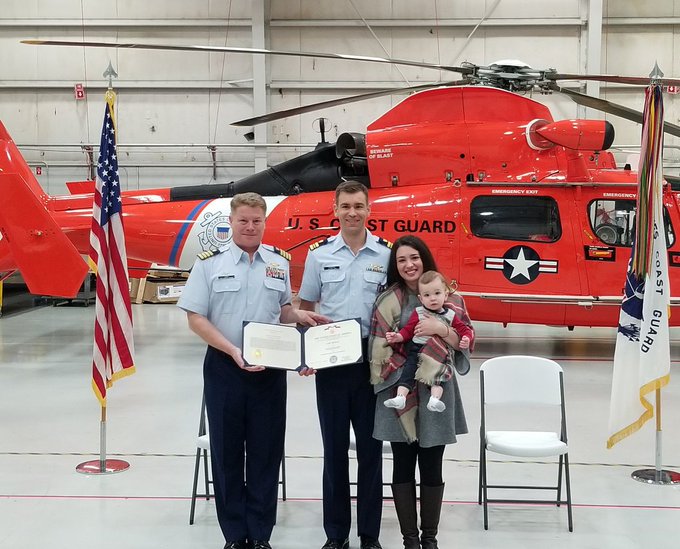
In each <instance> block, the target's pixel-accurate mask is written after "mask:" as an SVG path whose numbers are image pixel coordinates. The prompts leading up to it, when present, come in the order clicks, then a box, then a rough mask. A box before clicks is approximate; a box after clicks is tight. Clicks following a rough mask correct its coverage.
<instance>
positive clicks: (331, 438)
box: [316, 350, 382, 539]
mask: <svg viewBox="0 0 680 549" xmlns="http://www.w3.org/2000/svg"><path fill="white" fill-rule="evenodd" d="M364 356H366V354H365V350H364ZM316 401H317V408H318V410H319V423H320V426H321V437H322V438H323V448H324V452H323V455H324V460H323V526H324V530H325V531H326V536H328V538H330V539H345V538H347V537H349V531H350V526H351V521H352V518H351V507H350V490H349V456H348V451H349V427H350V422H351V424H352V426H353V428H354V435H355V438H356V445H357V463H358V472H357V532H358V534H359V535H360V536H369V537H372V538H376V539H377V538H378V535H379V533H380V518H381V515H382V442H380V441H378V440H376V439H374V438H373V422H374V419H375V394H374V393H373V386H372V385H371V384H370V382H369V364H368V362H364V363H360V364H349V365H347V366H338V367H336V368H328V369H327V370H320V371H318V372H317V373H316Z"/></svg>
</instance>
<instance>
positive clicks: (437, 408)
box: [385, 396, 446, 412]
mask: <svg viewBox="0 0 680 549" xmlns="http://www.w3.org/2000/svg"><path fill="white" fill-rule="evenodd" d="M385 405H387V402H385ZM427 409H428V410H430V412H443V411H444V410H446V404H444V403H443V402H442V401H441V400H439V399H438V398H437V397H433V396H431V397H430V400H429V402H428V403H427Z"/></svg>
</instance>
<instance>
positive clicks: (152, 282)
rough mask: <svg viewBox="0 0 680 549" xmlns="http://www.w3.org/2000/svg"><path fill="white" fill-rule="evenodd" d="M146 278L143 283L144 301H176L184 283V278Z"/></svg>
mask: <svg viewBox="0 0 680 549" xmlns="http://www.w3.org/2000/svg"><path fill="white" fill-rule="evenodd" d="M180 280H181V281H180ZM180 280H178V279H173V278H147V279H146V284H144V293H143V297H142V301H144V303H177V301H178V300H179V296H180V295H182V290H183V289H184V285H185V284H186V280H185V279H183V278H182V279H180Z"/></svg>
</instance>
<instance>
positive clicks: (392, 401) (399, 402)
mask: <svg viewBox="0 0 680 549" xmlns="http://www.w3.org/2000/svg"><path fill="white" fill-rule="evenodd" d="M384 404H385V406H387V407H388V408H396V409H397V410H403V409H404V406H406V397H405V396H404V395H397V396H395V397H394V398H388V399H387V400H386V401H385V402H384ZM428 406H429V405H428Z"/></svg>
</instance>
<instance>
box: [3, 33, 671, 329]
mask: <svg viewBox="0 0 680 549" xmlns="http://www.w3.org/2000/svg"><path fill="white" fill-rule="evenodd" d="M77 44H79V45H82V43H77ZM109 46H110V45H109ZM119 46H124V45H119ZM227 49H233V48H227ZM239 50H243V48H239ZM247 51H251V50H247ZM274 53H276V52H274ZM322 55H323V54H322ZM350 57H351V56H350ZM437 67H439V66H437ZM455 69H456V70H459V71H462V72H463V75H464V79H463V80H462V81H458V82H456V83H455V84H456V85H453V86H447V87H436V88H434V89H426V90H425V91H421V92H419V93H415V94H413V95H411V96H409V97H407V98H406V99H405V100H403V101H402V102H401V103H399V104H398V105H397V106H395V107H394V108H392V109H391V110H390V111H388V112H387V113H385V114H384V115H382V116H381V117H380V118H378V119H377V120H375V121H374V122H372V123H371V124H370V125H369V126H368V128H367V131H366V133H365V134H358V133H353V134H350V133H346V134H342V135H341V136H340V137H339V138H338V140H337V142H336V143H334V144H333V143H328V142H326V141H325V140H324V139H323V138H322V142H321V143H319V145H318V146H317V147H316V149H315V150H314V151H312V152H310V153H307V154H305V155H303V156H300V157H298V158H295V159H292V160H289V161H287V162H284V163H282V164H279V165H277V166H274V167H272V168H270V169H268V170H266V171H264V172H260V173H257V174H254V175H252V176H249V177H246V178H244V179H242V180H239V181H236V182H232V183H228V184H216V185H202V186H194V187H176V188H171V189H157V190H146V191H131V192H125V193H124V205H123V211H124V216H125V232H126V239H127V251H128V257H129V258H130V260H131V262H137V263H135V264H136V265H137V266H139V265H142V266H144V267H146V268H148V266H149V264H151V263H158V264H162V265H168V266H173V267H178V268H180V269H189V268H190V267H191V265H192V264H193V261H194V259H195V257H196V254H197V253H198V252H200V251H203V250H207V249H210V248H214V247H219V246H222V245H224V244H227V243H228V242H229V241H230V238H231V235H230V227H229V222H228V215H229V200H230V199H229V198H228V197H231V196H233V195H234V194H235V193H238V192H242V191H246V190H249V191H256V192H259V193H261V194H262V195H264V196H265V197H266V201H267V204H268V215H267V231H266V234H265V241H266V242H268V243H271V244H274V245H276V246H278V247H280V248H282V249H284V250H287V251H288V252H290V253H291V255H292V262H291V266H292V278H293V286H294V287H295V286H297V285H298V284H299V281H300V278H301V274H302V267H303V264H304V260H305V257H306V253H307V250H308V246H309V244H311V243H313V242H315V241H317V240H319V239H321V238H324V237H326V236H329V235H331V234H334V233H335V232H336V231H337V220H336V219H335V218H334V217H333V213H332V202H333V189H334V188H335V187H336V186H337V184H338V183H339V182H340V181H342V180H343V179H356V180H360V181H363V182H365V183H366V184H367V185H368V186H369V187H370V199H371V216H370V218H369V229H370V230H371V231H373V232H375V233H377V234H379V235H381V236H384V237H385V238H387V239H389V240H394V239H396V238H398V237H399V236H401V235H403V234H410V233H413V234H417V235H419V236H421V237H422V238H423V239H424V240H425V241H426V242H427V243H428V244H429V246H430V247H431V249H432V250H433V252H434V254H435V257H436V259H437V262H438V265H439V267H440V269H442V271H444V272H445V274H446V275H448V276H449V277H451V279H452V280H455V282H456V284H457V288H458V291H459V292H460V293H461V294H462V295H464V296H465V298H466V302H467V305H468V308H469V310H470V314H471V316H472V318H474V319H475V320H484V321H495V322H502V323H503V324H507V323H510V322H513V323H515V322H520V323H530V324H547V325H556V326H568V327H573V326H616V325H617V323H618V314H619V307H620V302H621V295H622V286H623V283H624V277H625V270H626V265H627V262H628V259H629V257H630V246H631V242H632V237H633V231H634V223H635V206H636V202H635V201H636V183H637V173H636V172H634V171H632V170H631V169H630V167H628V166H626V167H623V168H619V167H617V166H616V163H615V160H614V156H613V155H612V154H611V153H610V152H608V150H607V149H609V147H610V146H611V145H612V143H613V140H614V128H613V126H612V125H611V124H610V123H609V122H607V121H603V120H573V119H572V120H560V121H555V120H553V118H552V115H551V113H550V111H549V110H548V108H547V107H545V106H544V105H542V104H541V103H539V102H537V101H534V100H533V99H530V98H529V97H527V96H525V95H520V94H518V93H516V92H518V91H526V90H530V89H536V88H538V89H539V90H543V91H556V92H563V93H567V94H568V95H569V96H570V97H571V98H572V99H574V100H575V101H576V102H577V103H580V104H584V105H587V106H589V107H593V108H598V109H600V110H604V111H605V112H609V113H612V114H615V115H617V116H623V117H625V118H628V119H631V120H635V121H638V122H639V121H641V118H642V115H641V113H639V112H637V111H633V110H631V109H628V108H626V107H622V106H620V105H616V104H613V103H610V102H607V101H604V100H601V99H596V98H591V97H589V96H586V95H583V94H580V93H578V92H573V91H569V90H565V89H563V88H560V87H559V86H558V85H557V84H556V83H555V81H556V80H559V79H562V78H581V77H580V76H578V75H560V74H558V73H556V71H554V70H552V69H550V70H547V71H536V70H534V69H531V68H530V67H528V66H526V65H523V64H518V63H515V62H507V63H497V64H494V65H490V66H489V67H480V66H476V65H464V66H463V67H457V68H455ZM452 70H453V69H452ZM586 78H592V79H599V80H606V81H611V80H612V79H616V78H625V79H626V81H628V82H630V83H637V84H644V83H648V82H649V79H642V78H632V77H613V76H606V75H600V76H597V77H586ZM613 81H619V80H613ZM633 81H634V82H633ZM663 83H664V84H676V83H680V82H679V81H676V80H672V79H665V80H663ZM449 84H450V83H449ZM421 87H422V88H427V87H430V88H431V87H432V86H431V85H430V86H418V88H421ZM376 93H383V94H387V93H394V90H390V91H385V92H376ZM376 93H371V94H362V96H358V97H360V98H365V97H366V96H368V95H370V96H375V95H376ZM350 100H353V99H352V98H350V99H349V100H348V99H342V100H338V101H336V102H326V103H324V105H327V104H328V103H333V104H338V103H339V102H341V103H342V102H348V101H350ZM315 108H318V105H313V106H309V107H302V108H299V109H293V111H295V112H301V111H302V110H313V109H315ZM295 112H292V113H291V111H285V112H283V113H275V114H272V115H265V116H264V117H257V118H254V119H249V120H244V121H241V122H240V123H239V124H242V125H252V124H256V123H261V122H264V121H269V120H273V119H276V118H282V117H284V116H290V115H291V114H295ZM665 131H666V132H669V133H671V134H673V135H679V136H680V127H678V126H675V125H673V124H668V123H666V125H665ZM93 186H94V183H93V182H81V183H75V184H71V185H70V189H71V190H72V192H74V191H75V193H76V194H72V195H70V196H54V197H50V196H47V195H45V194H44V193H43V192H42V190H41V189H40V187H39V185H38V183H37V181H36V180H35V178H34V177H33V175H32V173H31V171H30V169H29V168H28V166H27V165H26V163H25V162H24V160H23V158H22V157H21V155H20V153H19V151H18V150H17V149H16V147H15V145H14V143H13V142H12V140H11V137H10V136H9V134H8V133H7V131H6V130H5V129H4V127H0V193H1V194H2V196H3V200H2V202H0V231H2V234H3V235H4V238H3V239H2V240H0V271H3V272H11V271H13V270H15V269H19V270H20V271H21V272H22V273H23V275H24V278H25V279H26V281H27V284H28V286H29V289H30V291H31V292H33V293H41V294H51V295H73V294H75V292H76V291H77V286H78V285H77V284H75V283H76V282H79V281H81V280H82V278H83V276H84V274H85V271H84V270H83V268H82V267H79V266H78V265H79V263H78V262H80V264H82V265H84V263H83V262H82V260H81V259H80V255H79V254H85V253H87V250H88V246H89V231H90V223H91V204H92V190H93ZM7 189H11V190H12V193H13V194H12V196H13V200H12V202H13V203H12V206H11V207H10V206H9V202H8V200H6V196H7ZM663 199H664V210H665V221H666V236H667V241H668V254H669V265H670V279H671V285H672V287H677V285H678V283H680V269H678V268H677V267H680V243H679V242H678V238H677V236H676V234H677V232H678V231H679V230H680V206H679V204H678V200H679V199H680V197H679V195H678V192H676V191H675V190H674V189H673V188H672V185H671V184H669V183H666V184H665V185H664V190H663ZM10 210H12V211H13V212H16V213H15V214H10V213H9V211H10ZM64 235H65V237H66V238H64ZM44 249H50V250H52V251H53V253H52V256H49V259H47V260H45V259H43V254H42V253H41V252H40V250H44ZM55 250H56V251H55ZM45 262H47V265H49V268H47V270H45ZM59 262H60V263H59ZM69 270H71V271H73V272H75V273H76V274H73V275H72V276H71V277H70V279H69V280H68V281H59V279H60V277H57V276H55V272H57V271H58V272H59V273H60V274H63V273H65V272H67V271H69ZM142 272H143V271H142ZM133 276H134V275H133ZM74 284H75V287H74ZM671 302H672V306H673V308H674V309H676V310H677V309H678V306H679V305H680V299H679V298H678V297H673V298H672V300H671ZM671 323H672V324H673V325H680V314H675V315H672V316H671Z"/></svg>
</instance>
